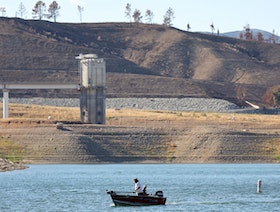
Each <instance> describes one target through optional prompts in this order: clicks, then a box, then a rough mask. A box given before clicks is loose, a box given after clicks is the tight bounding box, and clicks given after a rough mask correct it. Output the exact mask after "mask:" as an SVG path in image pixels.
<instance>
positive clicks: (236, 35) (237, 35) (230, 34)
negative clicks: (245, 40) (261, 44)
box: [221, 29, 280, 43]
mask: <svg viewBox="0 0 280 212" xmlns="http://www.w3.org/2000/svg"><path fill="white" fill-rule="evenodd" d="M251 31H252V33H253V36H254V37H256V36H257V34H258V33H259V32H260V33H262V35H263V38H264V40H265V41H267V42H268V41H269V39H271V38H272V37H273V36H274V37H275V41H276V43H280V37H279V36H278V35H277V34H273V33H270V32H267V31H264V30H261V29H251ZM240 33H243V34H244V30H243V31H232V32H225V33H221V35H222V36H226V37H231V38H238V39H239V38H240Z"/></svg>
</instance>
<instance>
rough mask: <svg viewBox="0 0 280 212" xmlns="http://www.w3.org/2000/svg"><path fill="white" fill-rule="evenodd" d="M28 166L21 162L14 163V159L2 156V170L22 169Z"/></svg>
mask: <svg viewBox="0 0 280 212" xmlns="http://www.w3.org/2000/svg"><path fill="white" fill-rule="evenodd" d="M26 168H28V167H27V166H25V165H23V164H21V163H14V162H12V161H9V160H6V159H2V158H0V172H6V171H14V170H22V169H26Z"/></svg>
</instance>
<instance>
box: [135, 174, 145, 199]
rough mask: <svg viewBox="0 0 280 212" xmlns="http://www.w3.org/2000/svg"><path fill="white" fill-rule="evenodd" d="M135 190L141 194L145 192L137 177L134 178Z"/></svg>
mask: <svg viewBox="0 0 280 212" xmlns="http://www.w3.org/2000/svg"><path fill="white" fill-rule="evenodd" d="M134 192H135V193H136V194H137V195H139V194H142V193H143V190H142V186H141V183H140V182H139V180H138V179H137V178H135V179H134Z"/></svg>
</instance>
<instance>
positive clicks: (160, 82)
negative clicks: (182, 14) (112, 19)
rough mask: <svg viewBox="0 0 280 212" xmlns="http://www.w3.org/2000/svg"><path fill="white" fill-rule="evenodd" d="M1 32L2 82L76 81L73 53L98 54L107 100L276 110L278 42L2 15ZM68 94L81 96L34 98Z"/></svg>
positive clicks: (156, 27) (279, 79)
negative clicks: (195, 100)
mask: <svg viewBox="0 0 280 212" xmlns="http://www.w3.org/2000/svg"><path fill="white" fill-rule="evenodd" d="M0 27H1V31H0V51H1V58H0V67H1V68H0V74H1V79H0V83H4V82H5V83H6V82H30V81H33V82H35V81H36V82H38V81H40V82H49V81H52V82H53V81H57V82H77V80H78V73H77V69H78V64H77V61H76V60H75V56H77V55H78V54H80V53H83V54H86V53H95V54H97V55H98V56H99V57H101V58H105V59H106V64H107V73H108V75H107V88H108V89H107V94H108V97H136V96H137V97H139V96H140V97H142V96H145V97H147V96H153V97H155V96H157V97H188V96H192V97H211V98H221V99H226V100H229V101H231V102H234V103H236V104H239V105H244V104H245V101H246V100H247V101H250V102H252V103H255V104H258V105H261V106H274V105H275V102H274V100H273V95H272V93H273V92H274V91H275V88H278V86H280V83H279V82H280V74H279V72H280V66H279V65H280V56H279V55H280V46H279V45H272V44H264V43H257V42H249V41H242V40H238V39H233V38H228V37H221V36H213V35H205V34H199V33H191V32H185V31H180V30H178V29H175V28H170V27H165V26H162V25H151V24H150V25H147V24H136V23H82V24H72V23H52V22H47V21H38V20H22V19H15V18H0ZM77 83H78V82H77ZM20 92H21V93H19V91H17V92H12V93H10V95H11V96H17V95H21V96H22V95H23V94H22V91H20ZM66 94H67V96H69V94H70V95H71V96H78V93H77V92H75V91H73V92H71V93H66V92H65V91H63V92H62V91H48V92H46V91H37V93H36V95H40V96H51V97H54V96H55V97H60V96H65V95H66ZM24 95H25V96H28V95H29V96H31V92H30V91H24ZM32 95H34V94H32Z"/></svg>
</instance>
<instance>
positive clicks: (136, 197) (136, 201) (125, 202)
mask: <svg viewBox="0 0 280 212" xmlns="http://www.w3.org/2000/svg"><path fill="white" fill-rule="evenodd" d="M107 194H110V196H111V198H112V200H113V202H114V204H115V206H148V205H165V202H166V197H164V196H163V192H162V191H157V192H155V194H146V193H141V194H136V193H134V192H115V191H107Z"/></svg>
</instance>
